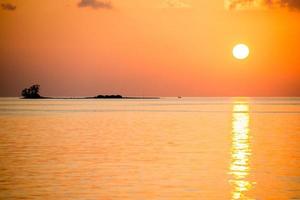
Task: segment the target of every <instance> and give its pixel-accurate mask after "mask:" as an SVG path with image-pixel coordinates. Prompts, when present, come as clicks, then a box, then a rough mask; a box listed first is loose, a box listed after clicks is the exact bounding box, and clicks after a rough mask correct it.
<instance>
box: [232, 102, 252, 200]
mask: <svg viewBox="0 0 300 200" xmlns="http://www.w3.org/2000/svg"><path fill="white" fill-rule="evenodd" d="M249 120H250V117H249V106H248V105H247V104H246V103H236V104H235V105H234V108H233V119H232V148H231V165H230V174H231V175H232V178H231V180H230V183H231V184H232V187H233V192H232V199H233V200H236V199H250V198H248V197H247V196H246V193H247V192H248V191H249V190H250V189H251V188H252V183H251V182H250V181H249V180H248V179H247V178H248V176H249V173H250V167H249V158H250V156H251V146H250V136H249V135H250V129H249Z"/></svg>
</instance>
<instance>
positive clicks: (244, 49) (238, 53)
mask: <svg viewBox="0 0 300 200" xmlns="http://www.w3.org/2000/svg"><path fill="white" fill-rule="evenodd" d="M232 54H233V56H234V57H235V58H236V59H239V60H243V59H246V58H247V57H248V56H249V47H248V46H247V45H245V44H237V45H235V46H234V47H233V50H232Z"/></svg>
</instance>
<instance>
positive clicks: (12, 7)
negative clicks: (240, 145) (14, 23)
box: [1, 3, 17, 11]
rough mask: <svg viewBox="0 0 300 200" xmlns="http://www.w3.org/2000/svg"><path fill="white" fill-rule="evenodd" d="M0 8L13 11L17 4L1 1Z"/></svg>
mask: <svg viewBox="0 0 300 200" xmlns="http://www.w3.org/2000/svg"><path fill="white" fill-rule="evenodd" d="M1 8H2V9H3V10H8V11H14V10H16V9H17V6H15V5H13V4H10V3H2V4H1Z"/></svg>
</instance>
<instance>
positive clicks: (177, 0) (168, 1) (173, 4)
mask: <svg viewBox="0 0 300 200" xmlns="http://www.w3.org/2000/svg"><path fill="white" fill-rule="evenodd" d="M190 7H191V5H190V4H188V3H185V2H183V1H181V0H165V1H164V2H163V4H162V8H190Z"/></svg>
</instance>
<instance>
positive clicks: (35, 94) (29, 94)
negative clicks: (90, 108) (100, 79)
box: [21, 84, 160, 99]
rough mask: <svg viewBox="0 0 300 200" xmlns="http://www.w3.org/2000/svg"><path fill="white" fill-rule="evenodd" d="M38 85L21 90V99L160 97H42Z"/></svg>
mask: <svg viewBox="0 0 300 200" xmlns="http://www.w3.org/2000/svg"><path fill="white" fill-rule="evenodd" d="M39 92H40V85H38V84H35V85H32V86H31V87H29V88H25V89H23V90H22V92H21V95H22V98H23V99H160V98H159V97H123V96H122V95H119V94H117V95H97V96H94V97H82V98H72V97H69V98H58V97H44V96H41V95H40V94H39Z"/></svg>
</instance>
